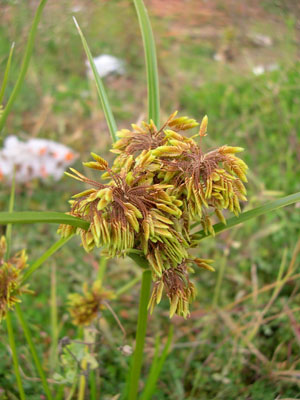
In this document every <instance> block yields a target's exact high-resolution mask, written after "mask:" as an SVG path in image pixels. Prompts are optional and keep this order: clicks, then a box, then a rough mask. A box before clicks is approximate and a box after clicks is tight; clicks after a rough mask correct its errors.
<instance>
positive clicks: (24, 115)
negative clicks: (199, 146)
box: [0, 1, 300, 400]
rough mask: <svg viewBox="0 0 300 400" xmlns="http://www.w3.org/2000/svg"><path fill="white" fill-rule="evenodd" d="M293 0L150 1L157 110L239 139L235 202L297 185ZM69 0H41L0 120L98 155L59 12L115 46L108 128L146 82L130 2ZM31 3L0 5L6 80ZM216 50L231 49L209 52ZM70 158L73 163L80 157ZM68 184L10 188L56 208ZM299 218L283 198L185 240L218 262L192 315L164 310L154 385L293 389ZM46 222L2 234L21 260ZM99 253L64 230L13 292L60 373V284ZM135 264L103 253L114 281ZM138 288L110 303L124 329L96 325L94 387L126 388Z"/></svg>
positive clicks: (72, 282)
mask: <svg viewBox="0 0 300 400" xmlns="http://www.w3.org/2000/svg"><path fill="white" fill-rule="evenodd" d="M146 3H147V2H146ZM179 3H180V2H179ZM189 3H190V4H189ZM290 3H291V4H290ZM290 3H286V4H285V5H286V7H281V3H280V2H276V3H275V2H272V1H265V2H263V3H262V5H261V4H260V5H259V4H255V2H253V6H251V7H250V6H249V5H246V3H245V5H244V7H246V8H245V10H243V9H240V8H239V7H236V8H233V9H229V8H230V7H234V6H233V5H232V4H231V3H230V5H227V6H224V2H218V1H214V2H212V4H213V6H211V8H210V7H209V6H208V5H206V3H205V2H203V7H202V8H201V9H200V11H199V9H197V10H198V11H195V12H194V10H195V8H193V7H192V6H193V4H194V2H193V1H190V2H186V8H187V11H184V12H186V14H185V19H184V18H181V14H180V12H183V11H182V10H181V11H180V10H179V11H180V12H179V11H178V9H177V11H176V10H175V11H174V10H173V9H172V10H170V9H169V10H168V11H167V12H166V11H165V8H164V7H163V6H162V3H161V2H159V1H151V2H148V4H149V5H151V6H152V8H150V10H151V13H152V14H153V26H154V30H155V35H156V39H157V43H158V54H159V65H160V80H161V90H162V113H163V116H164V117H166V116H167V115H168V114H169V113H171V112H172V111H173V110H174V109H179V110H180V112H181V113H182V114H187V115H190V116H191V117H194V118H197V119H201V118H202V117H203V115H205V114H208V116H209V135H208V137H207V141H206V143H207V149H209V148H211V147H214V146H217V145H221V144H225V143H226V144H232V145H236V146H242V147H245V149H246V151H245V155H244V157H245V160H246V162H247V163H248V165H249V167H250V171H251V174H250V180H249V185H248V188H249V203H248V204H247V205H245V206H244V208H245V210H246V209H250V208H252V207H255V206H257V205H259V204H261V203H263V202H265V201H267V200H269V199H273V198H276V197H279V196H282V195H287V194H290V193H293V192H296V191H299V190H300V183H299V174H300V167H299V161H300V141H299V138H300V130H299V129H300V128H299V127H300V114H299V99H300V78H299V77H300V64H299V62H298V61H297V57H298V54H297V45H299V41H298V37H297V24H296V18H297V10H296V9H294V8H293V4H292V2H290ZM82 4H84V7H83V8H82V9H81V10H80V11H78V8H77V9H74V7H75V4H73V2H71V1H63V2H60V4H55V2H49V4H48V5H47V7H46V10H45V14H44V17H43V20H42V23H41V26H40V31H39V37H38V40H37V43H36V46H35V52H34V56H33V59H32V62H31V66H30V69H29V71H28V75H27V79H26V82H25V84H24V88H23V90H22V93H21V96H20V97H19V100H18V102H17V103H16V104H15V107H14V110H13V112H12V113H11V116H10V118H9V121H8V124H7V127H6V131H5V133H6V134H17V135H19V136H20V137H23V138H26V137H31V136H35V137H48V138H52V139H55V140H59V141H61V142H63V143H65V144H67V145H72V147H73V148H75V149H76V150H77V151H79V152H80V159H81V160H86V159H87V158H88V153H89V152H90V151H91V150H92V151H95V152H99V153H101V154H105V155H107V149H108V148H109V143H110V139H109V134H108V132H107V128H106V126H105V121H104V117H103V115H102V112H101V110H99V106H98V103H97V99H96V94H95V90H94V88H93V84H92V82H89V81H88V79H87V78H86V77H85V66H84V62H85V61H84V54H83V50H82V47H81V43H80V40H79V37H78V36H77V33H76V29H75V27H74V26H73V22H72V20H71V15H72V14H76V16H77V18H78V21H79V23H80V25H81V27H82V29H83V31H84V32H85V34H86V37H87V40H88V42H89V44H90V47H91V50H92V52H93V54H95V55H97V54H100V53H109V54H113V55H115V56H118V57H121V58H123V59H125V61H126V65H127V73H126V75H125V76H123V77H115V78H114V77H111V78H108V79H107V80H106V82H105V83H106V86H107V88H108V93H109V97H110V100H111V102H112V105H113V111H114V112H115V115H116V117H117V120H118V125H119V126H120V127H121V126H124V127H125V126H127V125H128V123H129V122H133V121H136V120H139V119H140V118H141V117H143V116H144V112H145V109H146V107H145V105H146V92H145V78H144V76H145V74H144V61H143V50H142V45H141V39H140V34H139V30H138V25H137V22H136V17H135V13H134V9H133V8H132V6H131V5H130V4H129V3H128V2H126V1H111V2H106V1H101V2H96V1H86V2H77V3H76V6H77V5H82ZM228 4H229V3H228ZM35 6H36V2H35V1H30V2H26V3H25V2H20V4H19V3H18V2H13V1H5V2H3V4H1V6H0V7H1V10H2V11H3V21H4V22H5V23H4V24H2V27H1V28H0V49H1V50H0V63H1V66H4V65H5V60H6V57H7V54H8V50H9V47H10V43H11V42H12V40H15V41H16V49H15V55H14V60H13V70H12V76H11V80H10V83H9V87H8V91H10V90H11V88H12V85H13V82H14V77H15V76H16V73H17V71H18V68H19V66H20V60H21V56H22V52H23V49H24V44H25V41H26V36H27V32H28V27H29V24H30V21H31V19H32V15H33V10H34V8H35ZM178 13H179V15H178ZM194 14H195V15H194ZM162 15H164V16H163V18H162V17H161V16H162ZM213 22H214V23H213ZM253 32H254V33H255V32H256V33H262V34H267V35H270V37H271V38H272V39H273V45H272V46H271V47H270V48H264V47H256V46H254V45H253V43H252V42H251V40H250V39H249V35H250V33H253ZM250 36H251V35H250ZM227 49H230V51H231V52H232V54H233V58H232V60H230V61H226V60H225V61H224V62H217V61H215V60H214V59H213V55H214V54H215V53H218V52H221V53H222V52H224V51H225V52H226V51H227ZM274 62H276V63H277V64H278V70H276V71H273V72H269V73H266V74H263V75H261V76H255V75H253V73H252V71H251V69H252V67H253V66H255V65H257V64H265V65H268V64H270V63H274ZM1 70H2V69H1ZM109 157H112V156H111V155H109ZM77 167H78V168H81V167H80V164H79V162H78V164H77ZM78 189H79V184H78V185H77V183H76V182H72V181H71V180H70V179H67V178H64V179H63V180H62V181H60V182H58V183H55V184H54V183H49V184H47V185H45V184H43V185H42V184H40V183H37V182H36V183H34V182H33V183H31V184H29V185H27V186H24V187H19V188H18V189H17V191H18V196H17V201H16V209H17V210H28V209H31V210H55V211H66V210H67V200H68V198H69V197H70V195H71V194H72V193H75V192H76V191H78ZM8 195H9V188H7V187H5V186H1V187H0V209H6V208H7V203H8ZM299 224H300V214H299V205H298V206H297V205H296V206H290V207H288V208H286V209H284V210H279V211H278V212H276V213H275V214H271V215H269V216H266V217H263V218H260V219H258V220H255V221H250V222H248V223H247V224H245V225H244V226H242V227H236V228H235V229H233V230H231V231H228V232H226V233H224V234H222V235H220V236H219V237H217V238H216V239H215V240H213V239H208V240H206V241H203V242H202V243H201V246H200V247H199V249H197V251H196V253H199V255H201V257H205V258H213V259H215V267H216V273H214V274H213V273H210V272H206V271H205V272H197V273H196V274H195V276H194V281H195V282H196V286H197V289H198V297H197V300H196V301H195V303H194V304H193V305H192V313H191V318H190V319H188V320H186V321H184V320H182V319H181V318H174V319H173V320H172V323H173V324H174V328H175V335H174V340H173V347H172V351H171V353H170V354H169V356H168V358H167V361H166V364H165V365H164V368H163V371H162V373H161V376H160V379H159V384H158V390H157V392H156V394H155V396H154V397H153V398H154V399H157V400H162V399H174V400H182V399H189V400H192V399H201V400H202V399H203V400H206V399H229V400H231V399H247V400H250V399H251V400H260V399H261V400H269V399H270V400H273V399H275V398H276V399H287V398H300V387H299V382H300V381H299V376H300V359H299V345H300V334H299V332H300V318H299V315H300V313H299V310H300V291H299V280H298V279H299V276H298V274H299V272H300V271H299V263H300V255H299V252H300V241H299V239H300V238H299ZM55 231H56V228H55V227H54V226H50V227H49V226H44V225H36V226H34V227H31V226H24V227H18V228H16V229H15V230H14V242H13V248H14V249H15V250H17V249H20V248H23V247H27V249H28V252H29V255H30V259H35V258H37V257H38V256H39V255H40V254H41V253H42V252H43V251H44V250H45V249H46V248H48V247H49V246H50V245H51V242H53V241H54V240H57V235H56V232H55ZM98 263H99V254H98V253H97V251H95V252H93V253H92V254H91V255H86V254H85V253H84V252H83V250H82V249H81V248H80V245H79V240H77V239H73V240H72V241H71V242H70V243H69V244H68V245H67V246H65V248H63V249H62V250H61V251H60V252H59V253H57V255H55V256H54V257H53V258H52V259H51V260H50V261H48V262H47V263H46V264H45V266H44V268H42V269H41V270H39V271H38V272H37V273H36V274H35V275H34V278H33V279H32V281H31V284H30V286H31V288H32V289H34V290H35V295H34V296H27V298H24V301H23V303H22V308H23V310H24V312H26V316H27V319H28V321H29V324H30V328H31V330H32V331H33V332H34V338H35V342H36V344H37V346H38V349H39V351H40V353H41V355H43V365H44V368H45V369H46V370H47V371H48V375H49V377H53V376H54V373H60V374H61V375H63V376H65V375H66V371H65V370H64V368H63V366H62V364H61V361H60V360H59V358H58V350H59V348H60V346H59V342H60V340H61V339H62V338H64V337H66V336H68V337H69V338H70V339H71V340H75V339H78V338H80V332H77V331H76V328H75V327H74V326H73V325H72V324H71V320H70V317H69V315H68V313H67V311H66V298H67V294H68V293H70V292H73V291H78V290H80V289H81V286H82V282H83V281H87V282H89V283H90V282H92V281H93V280H94V279H95V277H96V276H97V269H98ZM139 275H140V271H139V270H138V268H137V267H136V266H134V265H133V264H132V262H131V261H130V260H129V259H125V260H112V261H110V262H109V265H108V268H107V273H106V275H105V284H106V286H107V287H109V288H111V289H116V290H117V289H119V288H120V287H122V286H123V285H125V284H126V283H127V282H128V281H130V280H132V279H134V278H135V277H136V276H139ZM51 294H52V302H51ZM138 294H139V284H137V285H136V286H134V287H133V288H132V289H131V290H130V291H127V292H126V293H125V294H123V295H122V296H121V297H120V299H118V300H115V301H112V302H111V305H112V307H113V309H114V311H115V312H116V314H117V315H118V317H119V319H120V320H121V323H122V325H123V326H124V328H125V330H126V337H125V338H124V336H123V334H122V331H121V330H120V329H119V327H118V324H117V323H116V321H115V319H114V318H113V317H112V315H111V314H110V313H109V312H107V311H105V312H104V314H103V318H102V319H101V326H97V331H98V339H97V344H96V348H95V352H96V354H97V359H98V362H99V370H98V372H99V373H98V375H99V376H98V377H97V384H98V385H101V391H102V394H103V395H102V397H101V398H103V399H112V398H117V397H113V396H116V395H117V394H118V393H120V392H121V390H122V388H123V385H124V382H125V379H126V375H127V370H128V363H129V359H128V357H126V356H125V355H124V354H123V353H122V351H121V350H120V347H121V346H123V345H125V344H129V345H132V344H133V340H134V334H135V332H134V330H135V323H136V319H137V304H138ZM53 299H56V301H55V302H54V301H53ZM55 303H56V307H57V317H58V323H57V324H56V323H55ZM167 309H168V304H167V301H163V302H162V303H161V305H160V306H159V307H157V308H156V310H155V311H154V314H153V316H152V317H151V318H150V321H149V327H148V333H147V343H146V360H147V362H146V365H150V361H151V358H152V356H153V345H154V341H155V337H156V336H157V335H159V336H160V337H161V338H162V342H164V341H165V340H166V337H167V333H168V329H169V326H170V322H169V319H168V313H167ZM15 327H16V331H17V334H18V350H19V356H20V359H21V363H22V375H23V376H24V378H25V390H26V393H27V394H28V398H30V399H33V400H35V399H40V398H41V395H40V394H41V393H42V389H41V385H40V383H39V382H37V381H36V380H34V379H33V377H35V376H36V373H35V370H34V367H33V365H32V362H31V361H30V360H31V358H30V354H29V352H28V349H27V347H26V345H25V342H24V339H23V335H22V332H21V330H20V329H19V328H18V326H17V324H16V325H15ZM0 335H1V342H0V354H1V355H2V357H1V359H0V399H16V398H18V397H17V393H16V385H15V378H14V376H13V373H12V370H11V359H10V354H9V351H8V348H7V346H6V337H5V329H4V324H2V325H1V326H0ZM56 341H58V343H56ZM146 374H147V367H146V368H145V370H144V371H143V376H146ZM57 387H58V385H56V388H57Z"/></svg>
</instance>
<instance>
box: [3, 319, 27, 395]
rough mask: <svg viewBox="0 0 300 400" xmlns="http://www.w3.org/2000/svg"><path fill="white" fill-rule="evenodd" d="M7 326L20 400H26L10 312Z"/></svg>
mask: <svg viewBox="0 0 300 400" xmlns="http://www.w3.org/2000/svg"><path fill="white" fill-rule="evenodd" d="M6 326H7V333H8V340H9V345H10V348H11V351H12V358H13V364H14V370H15V374H16V379H17V385H18V390H19V395H20V399H21V400H25V392H24V389H23V385H22V380H21V375H20V368H19V361H18V356H17V349H16V343H15V337H14V331H13V326H12V322H11V316H10V311H8V312H7V314H6Z"/></svg>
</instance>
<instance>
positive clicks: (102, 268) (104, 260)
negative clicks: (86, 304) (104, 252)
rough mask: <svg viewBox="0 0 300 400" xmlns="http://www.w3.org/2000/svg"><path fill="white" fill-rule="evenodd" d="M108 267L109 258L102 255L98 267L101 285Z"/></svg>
mask: <svg viewBox="0 0 300 400" xmlns="http://www.w3.org/2000/svg"><path fill="white" fill-rule="evenodd" d="M106 267H107V258H106V257H103V256H101V257H100V261H99V267H98V280H99V281H100V282H101V285H102V283H103V279H104V275H105V271H106Z"/></svg>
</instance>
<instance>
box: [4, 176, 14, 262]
mask: <svg viewBox="0 0 300 400" xmlns="http://www.w3.org/2000/svg"><path fill="white" fill-rule="evenodd" d="M15 177H16V170H15V168H14V172H13V179H12V185H11V190H10V198H9V206H8V212H10V213H11V212H13V209H14V204H15V193H16V179H15ZM11 235H12V225H11V224H8V225H7V227H6V246H7V247H6V253H5V260H8V259H9V256H10V249H11Z"/></svg>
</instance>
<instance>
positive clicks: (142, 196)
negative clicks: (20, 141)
mask: <svg viewBox="0 0 300 400" xmlns="http://www.w3.org/2000/svg"><path fill="white" fill-rule="evenodd" d="M176 114H177V113H176V112H175V113H173V114H172V115H171V116H170V117H169V119H168V120H167V121H166V123H165V124H164V125H163V126H162V127H161V128H160V129H158V128H157V127H156V126H155V125H154V123H153V121H150V123H146V122H143V123H142V126H141V127H139V126H137V125H134V124H133V125H132V130H128V129H122V130H121V131H119V132H117V136H118V138H119V140H118V141H117V142H116V143H114V145H113V149H112V150H111V151H112V152H113V153H116V154H117V157H116V159H115V161H114V163H113V165H112V167H111V168H110V167H109V166H108V163H107V162H106V161H105V160H104V159H103V158H101V157H100V156H98V155H96V154H94V153H91V155H92V157H93V159H94V160H93V161H90V162H87V163H83V164H84V165H85V166H86V167H88V168H92V169H94V170H96V171H100V173H101V174H102V176H101V182H100V179H99V180H98V179H97V180H92V179H90V178H87V177H86V176H84V175H83V174H81V173H80V172H78V171H76V170H75V169H72V168H71V172H72V173H67V175H69V176H71V177H72V178H74V179H77V180H79V181H81V182H83V183H85V184H87V185H89V186H90V187H91V188H90V189H87V190H85V191H83V192H81V193H79V194H76V195H75V196H73V198H72V200H71V201H70V203H71V211H70V213H69V214H71V215H73V216H76V217H79V218H82V219H84V220H87V221H89V222H90V226H89V229H88V230H87V231H85V230H84V229H81V228H74V227H72V226H69V225H61V226H60V228H59V232H60V233H61V235H62V236H64V237H67V236H69V235H71V234H73V233H75V232H76V233H78V234H80V236H81V239H82V244H83V246H84V248H85V250H86V251H88V252H89V251H91V250H92V249H93V248H94V247H95V246H96V247H101V248H103V254H104V255H106V256H108V257H115V256H124V255H126V254H129V253H130V252H132V250H133V249H134V251H137V250H138V251H140V252H141V253H143V255H144V256H145V258H146V259H147V260H148V262H149V265H150V268H151V270H152V277H153V281H154V286H153V291H152V296H151V299H150V302H149V308H150V310H151V311H152V310H153V308H154V306H155V304H158V303H159V302H160V300H161V297H162V294H163V292H165V293H166V294H167V296H168V298H169V301H170V317H172V316H173V315H174V314H175V313H176V314H179V315H182V316H184V317H185V318H186V317H187V316H188V315H189V303H190V302H191V301H192V300H193V299H194V297H195V287H194V285H193V283H192V282H191V281H190V279H189V272H191V271H193V270H192V265H196V266H199V267H200V268H205V269H208V270H213V268H212V266H211V261H212V260H206V259H200V258H193V257H191V256H190V255H189V249H190V248H191V247H193V246H195V240H194V239H195V238H194V236H193V234H192V233H191V225H192V223H193V222H199V223H201V224H202V226H203V230H204V232H205V234H207V235H209V234H210V235H214V233H215V232H214V228H213V223H212V218H213V214H215V215H216V217H217V218H218V219H219V220H220V222H222V223H223V224H226V219H225V217H224V215H223V213H222V211H223V210H228V211H230V212H233V213H234V214H235V215H238V214H239V213H240V212H241V209H240V201H246V200H247V198H246V189H245V187H244V184H243V182H247V178H246V172H247V169H248V167H247V165H246V164H245V162H244V161H243V160H241V159H240V158H239V157H237V155H236V153H239V152H241V151H242V150H243V149H242V148H240V147H231V146H227V145H225V146H222V147H219V148H217V149H215V150H212V151H209V152H207V153H205V152H204V151H203V147H202V139H203V137H205V136H206V132H207V117H206V116H205V117H204V118H203V120H202V122H201V124H200V129H199V132H198V134H197V135H195V136H193V137H192V138H189V137H186V136H184V135H183V133H184V132H185V131H188V130H190V129H193V128H195V127H197V126H198V125H199V124H198V123H197V122H196V121H195V120H194V119H190V118H188V117H179V118H177V117H176ZM196 137H198V138H199V142H200V143H199V144H198V143H197V142H196V141H195V140H194V139H195V138H196Z"/></svg>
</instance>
